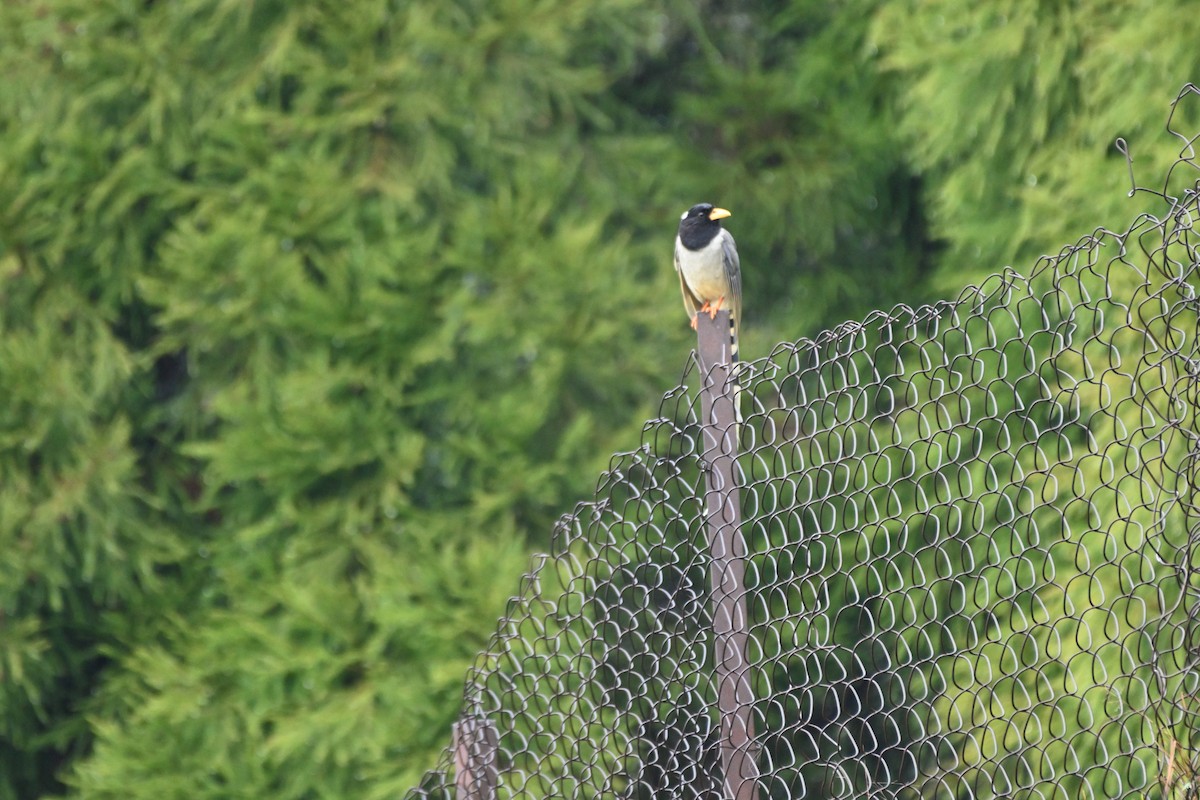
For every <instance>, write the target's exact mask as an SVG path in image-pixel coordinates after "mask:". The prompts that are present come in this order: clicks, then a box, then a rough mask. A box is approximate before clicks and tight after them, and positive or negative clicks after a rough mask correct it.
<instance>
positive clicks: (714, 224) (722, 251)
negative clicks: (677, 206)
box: [675, 203, 742, 352]
mask: <svg viewBox="0 0 1200 800" xmlns="http://www.w3.org/2000/svg"><path fill="white" fill-rule="evenodd" d="M730 216H732V214H731V213H730V212H729V211H727V210H725V209H724V208H717V207H716V206H714V205H713V204H712V203H697V204H696V205H694V206H692V207H691V208H689V209H688V210H687V211H685V212H683V214H682V216H680V218H679V233H678V234H677V235H676V236H675V271H676V272H678V273H679V287H680V289H681V290H682V291H683V307H684V309H685V310H686V311H687V313H688V316H689V318H690V319H691V323H692V329H693V330H695V328H696V315H697V314H699V313H702V312H703V313H707V314H708V315H709V318H710V319H716V316H717V312H718V311H720V310H721V309H722V308H727V309H729V325H730V335H731V337H732V343H733V345H734V348H735V349H734V352H736V346H737V334H738V326H739V324H740V323H741V319H742V265H741V261H740V260H739V259H738V251H737V245H736V244H735V243H734V241H733V234H731V233H730V232H729V231H727V230H725V229H724V228H722V227H721V220H723V219H725V218H727V217H730Z"/></svg>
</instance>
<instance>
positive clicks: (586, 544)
mask: <svg viewBox="0 0 1200 800" xmlns="http://www.w3.org/2000/svg"><path fill="white" fill-rule="evenodd" d="M1185 93H1186V90H1185ZM1182 96H1183V95H1181V97H1182ZM1181 138H1183V139H1184V141H1185V142H1187V143H1188V146H1187V147H1185V150H1184V152H1183V154H1182V156H1181V158H1180V160H1179V161H1178V162H1177V163H1176V164H1175V166H1173V167H1172V174H1173V177H1172V178H1171V180H1172V181H1173V185H1176V186H1178V185H1179V184H1180V182H1181V176H1183V175H1191V178H1190V180H1191V184H1190V186H1189V185H1186V183H1187V182H1186V180H1184V181H1183V183H1184V184H1185V186H1184V189H1183V190H1181V191H1178V192H1177V193H1175V194H1172V195H1170V196H1168V195H1167V193H1166V192H1165V191H1164V192H1163V193H1161V196H1163V197H1164V199H1167V200H1168V201H1169V202H1168V205H1169V210H1168V212H1167V213H1166V214H1165V215H1164V216H1163V217H1162V218H1156V217H1154V216H1149V215H1145V216H1141V217H1139V218H1138V219H1136V220H1135V221H1134V223H1133V224H1132V225H1131V226H1130V227H1129V229H1128V230H1127V231H1125V232H1123V233H1114V232H1111V231H1107V230H1097V231H1096V232H1095V234H1093V235H1091V236H1087V237H1085V238H1083V239H1082V240H1080V241H1079V242H1078V243H1077V244H1075V245H1073V246H1071V247H1067V248H1064V249H1063V250H1062V251H1061V252H1060V253H1058V254H1057V255H1055V256H1053V257H1046V258H1043V259H1042V260H1041V261H1040V262H1039V263H1038V264H1037V265H1036V266H1035V267H1034V269H1033V270H1032V272H1031V273H1030V275H1029V276H1028V277H1026V276H1023V275H1021V274H1018V273H1017V272H1014V271H1012V270H1006V271H1004V272H1002V273H1000V274H997V275H994V276H992V277H990V278H988V279H987V280H985V281H983V283H982V284H981V285H979V286H971V287H968V288H966V289H964V290H963V291H962V293H961V294H959V296H958V297H957V298H955V299H953V300H950V301H945V302H939V303H935V304H933V305H928V306H922V307H919V308H909V307H907V306H896V307H895V308H893V309H891V310H888V311H877V312H874V313H872V314H870V315H869V316H867V317H866V318H865V319H864V320H861V321H858V322H850V323H845V324H843V325H840V326H838V327H836V328H834V329H832V330H829V331H826V332H824V333H822V334H820V335H819V336H817V337H816V338H814V339H804V340H801V341H798V342H795V343H787V344H781V345H779V346H778V347H776V348H775V350H774V351H773V352H772V353H771V354H770V355H769V356H767V357H765V358H762V359H759V360H758V361H754V362H748V363H746V364H745V365H743V366H742V367H741V369H740V372H739V379H740V381H741V384H742V387H743V389H742V394H743V400H742V403H743V408H742V411H743V414H744V421H743V422H742V424H741V425H740V429H739V435H740V440H741V447H740V455H739V456H738V469H739V472H740V481H739V483H740V486H741V502H742V508H743V518H742V523H741V527H740V531H739V532H740V535H741V536H742V537H743V540H744V545H745V551H746V556H745V558H744V561H743V566H744V568H745V582H746V591H747V595H746V603H747V605H746V607H747V611H748V616H749V619H748V620H747V621H746V624H747V626H748V633H749V645H748V650H747V652H746V653H745V657H746V659H747V661H748V663H749V666H750V676H751V678H750V679H751V685H752V689H753V696H752V697H751V698H749V699H748V700H747V702H749V703H750V704H751V706H752V714H751V717H752V721H753V750H754V752H753V759H754V763H755V765H756V766H757V770H756V776H757V779H756V781H757V782H756V786H757V792H758V796H759V797H761V798H768V797H769V798H864V797H869V798H946V799H947V800H950V799H951V798H953V799H955V800H959V799H961V798H992V797H1034V798H1062V800H1067V799H1068V798H1070V800H1076V799H1077V798H1100V797H1105V798H1135V797H1136V798H1142V797H1163V798H1165V797H1172V798H1176V797H1190V796H1195V795H1196V793H1197V786H1196V781H1197V779H1196V770H1197V769H1198V768H1200V624H1198V620H1200V498H1198V497H1197V493H1196V487H1197V484H1198V482H1200V418H1198V414H1197V409H1198V408H1200V328H1198V325H1200V322H1198V319H1200V318H1198V316H1197V311H1198V309H1200V299H1198V287H1200V235H1197V233H1196V231H1195V228H1194V224H1195V221H1196V220H1197V219H1200V208H1198V207H1197V188H1198V187H1200V183H1197V181H1196V178H1197V174H1198V173H1200V170H1198V169H1197V165H1196V163H1195V161H1194V160H1193V155H1192V153H1191V151H1190V142H1193V141H1195V137H1190V138H1189V137H1181ZM702 377H703V376H701V375H699V371H698V369H697V368H696V367H695V366H694V365H693V366H692V367H690V368H689V369H688V370H687V371H686V372H685V374H684V380H683V384H682V385H681V386H680V387H679V388H677V389H675V390H673V391H672V392H670V393H668V394H667V395H666V396H665V397H664V399H663V403H662V407H661V413H660V416H659V417H658V418H656V419H654V420H651V421H650V422H648V423H647V424H646V426H645V430H644V435H643V438H642V443H641V446H640V447H639V448H638V449H636V450H634V451H632V452H629V453H623V454H620V455H618V456H616V457H614V459H613V460H612V462H611V466H610V469H609V470H608V471H607V472H606V473H605V474H604V475H603V477H602V478H601V480H600V484H599V487H598V489H597V493H596V499H595V501H594V502H591V503H587V504H583V505H580V506H579V507H577V508H576V510H575V511H574V513H572V514H570V515H569V516H566V517H563V518H562V520H561V521H560V523H559V525H558V529H557V534H556V537H555V542H554V546H553V548H552V552H551V554H550V555H548V556H544V557H542V558H541V560H540V561H538V563H537V564H536V565H535V566H534V568H533V569H532V570H531V572H530V573H529V574H528V575H527V576H526V577H525V580H524V582H523V584H522V586H521V590H520V593H519V596H517V597H516V598H514V599H513V600H512V601H511V602H510V605H509V607H508V609H507V613H506V615H505V616H504V618H503V619H502V620H501V621H500V625H499V629H498V630H497V632H496V634H495V636H494V638H493V639H492V642H491V644H490V646H489V648H488V649H487V650H486V651H485V652H484V653H482V654H481V655H480V656H479V658H478V660H477V661H476V663H475V665H474V667H473V669H472V671H471V673H470V676H469V678H468V690H467V691H468V696H469V697H471V698H473V700H472V705H473V710H472V712H471V713H472V714H473V715H476V716H479V717H482V718H485V719H486V720H488V721H489V722H490V723H491V724H493V725H494V726H495V729H496V731H497V732H498V747H497V750H496V753H495V754H494V763H495V765H496V766H495V770H496V773H497V783H496V787H495V790H494V791H495V795H496V796H498V797H502V798H517V797H522V798H539V797H566V798H601V797H603V798H610V797H611V798H639V799H643V798H644V799H646V800H648V799H649V798H667V797H669V798H693V797H694V798H714V799H715V798H721V797H723V796H724V794H725V792H726V791H727V789H726V788H725V787H726V784H725V782H724V776H722V775H721V759H720V748H721V742H720V740H719V739H720V719H719V716H718V711H717V686H716V678H715V676H714V668H715V664H714V655H713V653H714V641H713V636H712V633H711V632H712V627H713V616H712V615H713V611H712V604H711V598H710V588H709V587H710V585H711V583H710V577H711V576H710V574H709V570H710V568H711V567H712V564H710V556H709V552H708V548H707V542H706V539H705V523H706V516H705V502H704V501H705V470H706V467H707V465H705V464H704V463H703V459H702V457H701V454H702V450H703V437H702V436H701V430H700V427H699V426H700V423H701V421H702V420H701V413H700V406H699V400H698V395H697V387H698V385H699V384H700V382H701V380H700V379H701V378H702ZM451 759H452V754H451V753H450V751H447V756H446V758H445V760H444V761H443V763H442V765H441V768H440V769H439V770H436V771H434V772H431V773H429V774H428V775H427V776H426V778H425V780H424V781H423V782H422V784H421V785H420V786H419V787H418V788H416V789H414V790H413V792H412V793H411V794H410V797H411V798H413V800H416V798H442V797H450V796H453V795H454V787H455V780H454V777H453V774H452V772H451V771H450V763H451Z"/></svg>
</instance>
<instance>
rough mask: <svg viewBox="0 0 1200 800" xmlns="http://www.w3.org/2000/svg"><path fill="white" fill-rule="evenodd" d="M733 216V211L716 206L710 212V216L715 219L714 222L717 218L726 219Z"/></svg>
mask: <svg viewBox="0 0 1200 800" xmlns="http://www.w3.org/2000/svg"><path fill="white" fill-rule="evenodd" d="M732 216H733V212H731V211H726V210H725V209H723V208H714V209H713V210H712V211H710V212H708V218H709V219H711V220H713V221H714V222H715V221H716V220H719V219H725V218H726V217H732Z"/></svg>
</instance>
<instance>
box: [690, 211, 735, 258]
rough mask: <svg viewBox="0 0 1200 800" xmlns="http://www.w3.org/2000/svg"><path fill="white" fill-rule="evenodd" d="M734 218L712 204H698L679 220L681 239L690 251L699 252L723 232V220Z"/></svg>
mask: <svg viewBox="0 0 1200 800" xmlns="http://www.w3.org/2000/svg"><path fill="white" fill-rule="evenodd" d="M729 216H732V215H731V214H730V213H729V212H728V211H726V210H725V209H723V208H717V207H716V206H714V205H713V204H712V203H698V204H696V205H694V206H692V207H691V208H689V209H688V210H687V211H685V212H683V216H682V217H680V219H679V238H680V240H681V241H682V242H683V245H684V247H686V248H688V249H689V250H699V249H700V248H702V247H704V246H705V245H706V244H708V243H709V242H711V241H712V240H713V237H714V236H716V235H717V234H718V233H719V232H720V230H721V220H723V219H725V218H726V217H729Z"/></svg>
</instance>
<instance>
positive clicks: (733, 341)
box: [729, 314, 743, 438]
mask: <svg viewBox="0 0 1200 800" xmlns="http://www.w3.org/2000/svg"><path fill="white" fill-rule="evenodd" d="M739 322H740V320H739V319H738V318H737V317H735V316H734V315H733V314H730V315H729V361H730V364H731V366H730V371H729V375H730V378H731V380H732V381H733V412H734V419H736V420H737V422H738V424H739V425H740V424H741V423H742V421H743V420H742V377H741V372H742V364H741V358H740V357H739V355H738V323H739ZM738 438H741V437H740V436H739V437H738Z"/></svg>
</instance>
